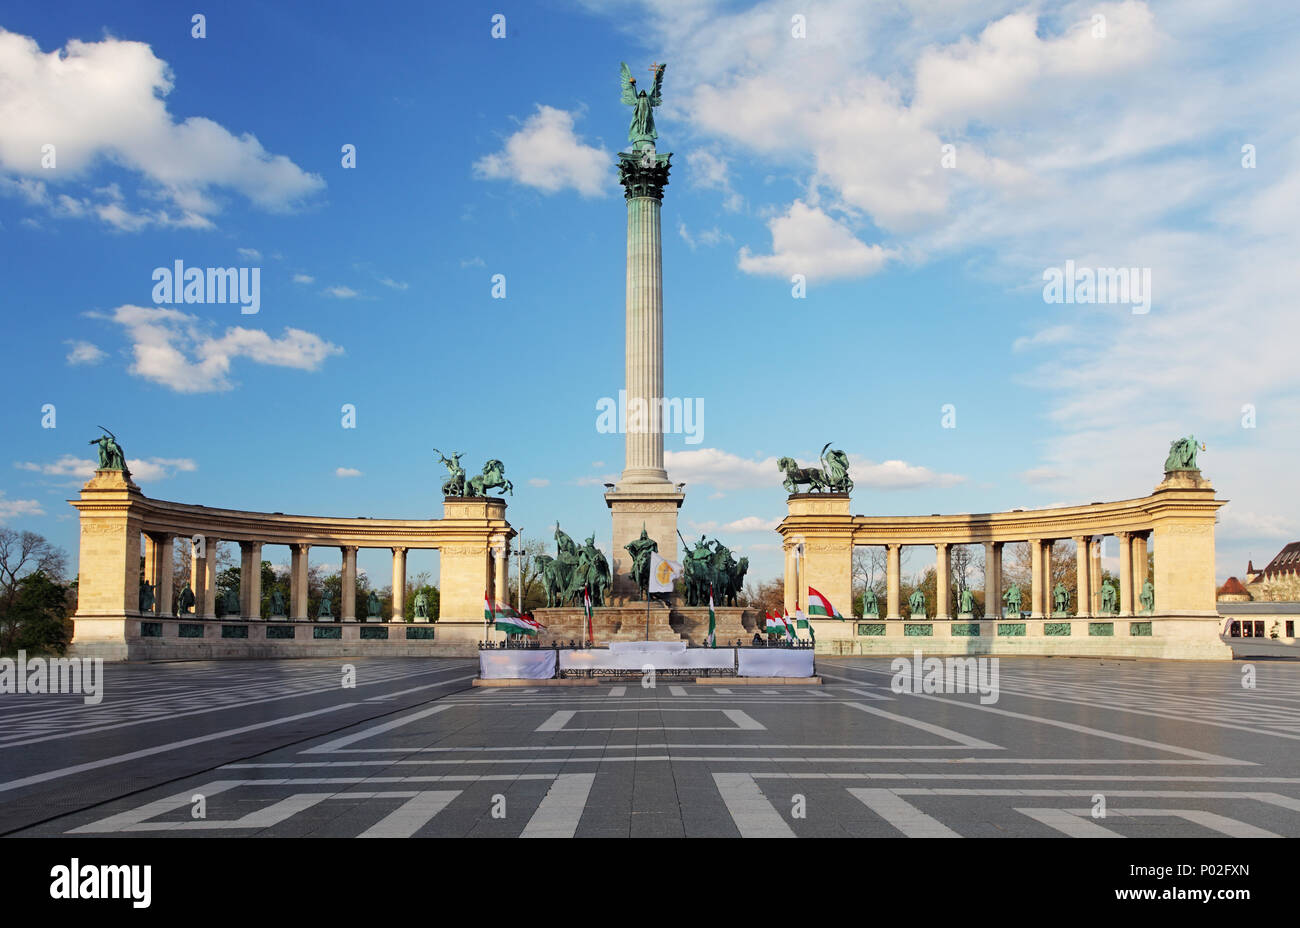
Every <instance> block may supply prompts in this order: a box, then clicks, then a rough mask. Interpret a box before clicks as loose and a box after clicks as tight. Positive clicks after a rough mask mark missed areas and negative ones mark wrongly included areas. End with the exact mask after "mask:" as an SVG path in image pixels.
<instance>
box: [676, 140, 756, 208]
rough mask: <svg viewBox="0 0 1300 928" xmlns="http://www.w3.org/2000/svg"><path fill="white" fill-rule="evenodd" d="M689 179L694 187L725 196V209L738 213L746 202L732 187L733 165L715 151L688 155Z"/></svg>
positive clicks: (698, 151) (702, 151) (694, 152)
mask: <svg viewBox="0 0 1300 928" xmlns="http://www.w3.org/2000/svg"><path fill="white" fill-rule="evenodd" d="M686 170H687V177H688V178H690V181H691V184H692V186H695V187H699V188H701V189H703V190H718V191H720V192H721V193H722V194H723V201H722V205H723V208H724V209H726V210H728V211H730V212H733V213H734V212H736V211H737V210H739V209H740V208H741V206H743V205H744V203H745V200H744V197H742V196H741V195H740V194H739V193H737V192H736V191H735V190H733V189H732V187H731V164H730V163H729V162H728V161H727V159H726V157H725V156H724V155H721V154H719V153H718V152H717V150H715V149H710V148H698V149H696V150H695V151H692V152H689V153H688V154H687V155H686Z"/></svg>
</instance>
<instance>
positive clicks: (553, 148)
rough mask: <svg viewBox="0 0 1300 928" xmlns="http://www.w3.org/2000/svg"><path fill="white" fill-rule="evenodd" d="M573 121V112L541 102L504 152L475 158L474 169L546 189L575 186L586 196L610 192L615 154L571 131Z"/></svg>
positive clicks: (487, 175)
mask: <svg viewBox="0 0 1300 928" xmlns="http://www.w3.org/2000/svg"><path fill="white" fill-rule="evenodd" d="M573 122H574V116H573V114H572V113H569V112H566V111H565V110H559V109H555V108H554V107H551V106H544V105H541V104H539V105H538V106H537V112H536V113H534V114H533V115H532V116H529V117H528V119H527V120H525V121H524V124H523V125H522V126H521V127H520V128H519V130H518V131H516V132H515V133H514V134H513V135H511V136H510V137H509V138H508V139H506V142H505V146H504V147H503V148H502V149H501V151H499V152H496V153H495V154H491V155H485V156H483V157H482V158H480V159H479V160H478V161H476V162H474V173H475V174H476V175H477V176H478V177H481V178H486V179H489V180H510V181H514V182H516V183H520V184H524V185H525V186H528V187H535V188H536V189H538V190H541V191H544V192H545V193H558V192H559V191H561V190H568V189H572V190H576V191H578V193H580V194H582V195H583V196H585V197H603V196H605V195H607V194H608V193H609V192H610V190H611V188H612V186H613V184H614V178H613V169H612V168H611V163H612V160H613V158H612V156H611V155H610V154H609V153H608V152H606V151H605V150H604V149H601V148H593V147H591V146H590V145H587V144H585V143H583V142H582V141H581V140H580V139H579V138H578V137H577V136H576V135H575V134H574V132H573Z"/></svg>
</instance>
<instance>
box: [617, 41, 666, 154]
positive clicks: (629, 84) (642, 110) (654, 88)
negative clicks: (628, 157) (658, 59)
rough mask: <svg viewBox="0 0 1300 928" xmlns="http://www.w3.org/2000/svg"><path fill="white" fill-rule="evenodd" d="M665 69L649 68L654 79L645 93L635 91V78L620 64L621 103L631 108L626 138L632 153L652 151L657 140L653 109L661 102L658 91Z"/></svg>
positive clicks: (662, 65)
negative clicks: (630, 119) (630, 143)
mask: <svg viewBox="0 0 1300 928" xmlns="http://www.w3.org/2000/svg"><path fill="white" fill-rule="evenodd" d="M666 67H668V66H667V65H664V64H655V65H653V66H651V68H650V73H651V74H653V75H654V78H653V83H652V84H651V85H650V90H649V91H648V92H647V91H644V90H637V89H636V78H635V77H633V76H632V70H631V69H630V68H629V67H628V66H627V64H626V63H623V64H622V69H623V70H622V83H623V96H622V102H623V103H626V104H627V105H628V106H630V107H632V124H631V125H630V126H629V127H628V130H627V137H628V139H629V140H630V141H631V142H632V150H633V151H641V150H643V149H646V148H649V149H651V150H652V151H653V149H654V143H655V139H657V138H659V133H658V132H656V131H655V117H654V108H655V107H656V106H658V105H659V104H660V103H662V102H663V97H662V96H661V95H660V92H659V91H660V89H661V88H662V87H663V83H664V68H666Z"/></svg>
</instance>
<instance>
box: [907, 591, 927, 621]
mask: <svg viewBox="0 0 1300 928" xmlns="http://www.w3.org/2000/svg"><path fill="white" fill-rule="evenodd" d="M907 609H908V612H909V613H910V616H909V617H910V618H913V619H924V618H925V594H924V593H922V592H921V591H920V590H913V591H912V595H911V596H909V597H907Z"/></svg>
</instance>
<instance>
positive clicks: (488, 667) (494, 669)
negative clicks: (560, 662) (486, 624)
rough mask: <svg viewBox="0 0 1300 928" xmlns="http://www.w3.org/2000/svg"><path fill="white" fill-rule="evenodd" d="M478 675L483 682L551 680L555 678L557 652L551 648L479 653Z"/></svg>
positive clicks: (511, 649)
mask: <svg viewBox="0 0 1300 928" xmlns="http://www.w3.org/2000/svg"><path fill="white" fill-rule="evenodd" d="M478 675H479V679H481V680H549V679H551V678H552V677H554V676H555V652H554V651H553V650H551V649H550V648H539V649H538V650H536V651H532V650H529V649H527V648H519V649H513V648H507V649H505V650H501V651H479V652H478Z"/></svg>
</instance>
